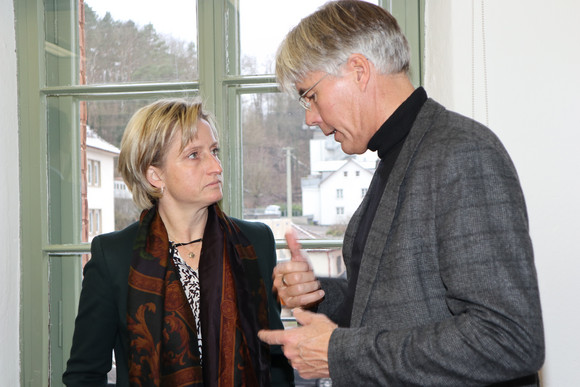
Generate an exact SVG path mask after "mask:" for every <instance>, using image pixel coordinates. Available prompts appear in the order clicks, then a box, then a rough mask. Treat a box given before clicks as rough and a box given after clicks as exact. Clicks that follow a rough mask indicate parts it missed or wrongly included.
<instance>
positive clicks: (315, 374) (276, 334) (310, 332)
mask: <svg viewBox="0 0 580 387" xmlns="http://www.w3.org/2000/svg"><path fill="white" fill-rule="evenodd" d="M293 312H294V317H295V318H296V321H297V322H298V323H299V324H300V325H302V326H300V327H298V328H291V329H286V330H272V331H271V330H261V331H259V332H258V337H259V338H260V340H262V341H264V342H266V343H268V344H271V345H282V349H283V351H284V355H285V356H286V357H287V358H288V360H290V364H291V365H292V367H293V368H294V369H296V370H297V371H298V373H299V374H300V376H302V377H303V378H306V379H314V378H328V377H330V374H329V370H328V343H329V342H330V336H331V335H332V332H334V330H335V329H336V328H337V325H336V324H335V323H333V322H332V321H330V319H328V317H326V316H325V315H323V314H317V313H312V312H308V311H305V310H302V309H299V308H298V309H294V311H293Z"/></svg>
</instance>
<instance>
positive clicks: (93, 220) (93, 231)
mask: <svg viewBox="0 0 580 387" xmlns="http://www.w3.org/2000/svg"><path fill="white" fill-rule="evenodd" d="M101 230H102V227H101V210H100V209H89V237H94V236H97V235H99V234H100V233H101Z"/></svg>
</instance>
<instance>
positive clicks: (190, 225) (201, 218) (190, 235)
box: [159, 205, 208, 243]
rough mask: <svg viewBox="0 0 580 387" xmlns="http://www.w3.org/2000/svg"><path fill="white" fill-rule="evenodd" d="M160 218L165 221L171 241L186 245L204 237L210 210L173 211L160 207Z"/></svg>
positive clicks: (205, 208)
mask: <svg viewBox="0 0 580 387" xmlns="http://www.w3.org/2000/svg"><path fill="white" fill-rule="evenodd" d="M159 216H161V219H162V220H163V224H164V225H165V229H166V230H167V234H168V236H169V239H170V240H172V241H173V242H176V243H186V242H189V241H192V240H195V239H199V238H202V237H203V232H204V230H205V225H206V223H207V216H208V208H207V207H204V208H201V209H199V210H196V211H190V212H188V211H185V212H184V211H183V210H182V209H180V210H171V208H167V206H162V205H160V206H159Z"/></svg>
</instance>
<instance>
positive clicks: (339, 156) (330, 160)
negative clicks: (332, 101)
mask: <svg viewBox="0 0 580 387" xmlns="http://www.w3.org/2000/svg"><path fill="white" fill-rule="evenodd" d="M240 98H241V106H242V141H243V144H242V158H243V177H244V178H243V206H244V208H243V216H244V218H245V219H256V220H259V221H261V222H264V223H266V224H268V225H269V226H270V227H271V228H272V231H273V232H274V237H275V238H277V239H283V238H284V234H285V232H286V230H288V229H289V228H293V229H294V230H296V231H297V233H298V237H299V239H314V240H317V239H318V240H324V239H342V238H343V236H344V231H345V229H346V225H347V223H348V221H349V220H350V218H351V216H352V215H353V213H354V211H355V210H356V209H357V207H358V205H359V204H360V202H361V201H362V197H361V191H362V189H363V188H365V189H366V187H368V186H369V184H370V180H371V177H372V174H373V173H374V170H375V167H376V161H377V156H376V154H375V153H374V152H367V153H365V154H363V155H356V156H355V155H352V156H350V155H347V154H345V153H344V152H342V150H341V148H340V144H339V143H337V142H335V141H334V139H333V138H332V137H325V136H324V135H323V134H322V132H321V131H320V129H318V128H312V127H309V126H307V125H305V124H304V110H303V109H302V108H301V107H300V105H299V104H298V103H297V101H296V100H295V99H293V98H289V97H288V96H287V95H285V94H281V93H268V94H246V95H242V96H241V97H240ZM287 160H290V164H289V165H287ZM357 171H358V172H359V173H358V175H357V173H356V172H357ZM288 179H289V181H290V185H288V184H287V181H288ZM288 198H290V202H291V208H292V214H291V217H288V210H287V208H288V204H287V203H288ZM307 251H308V254H309V255H310V256H311V260H312V259H314V258H312V256H313V255H319V256H320V259H322V260H323V261H324V262H325V264H314V263H313V266H314V267H315V270H320V271H321V272H318V273H317V274H318V275H323V276H324V275H341V274H342V271H341V270H339V269H336V270H335V269H332V270H331V269H330V268H331V267H342V266H341V265H342V263H341V262H340V263H339V262H336V257H340V259H342V256H341V251H340V249H332V248H329V249H316V250H312V251H310V250H307ZM286 254H287V253H286V252H285V251H284V250H282V251H280V254H279V256H278V259H279V260H284V259H289V256H287V255H286ZM316 259H319V258H316ZM317 268H318V269H317Z"/></svg>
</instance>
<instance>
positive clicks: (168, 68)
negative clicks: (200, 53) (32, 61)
mask: <svg viewBox="0 0 580 387" xmlns="http://www.w3.org/2000/svg"><path fill="white" fill-rule="evenodd" d="M84 16H85V23H84V34H82V28H81V37H83V36H84V52H85V56H86V83H88V84H93V83H97V84H103V83H104V84H107V83H129V82H172V81H176V82H177V81H193V80H195V79H197V78H198V67H197V10H196V1H195V0H166V1H164V2H163V6H162V8H160V4H159V2H157V1H152V0H147V1H145V0H123V1H119V0H85V1H84ZM80 45H81V47H83V39H82V38H81V41H80Z"/></svg>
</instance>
